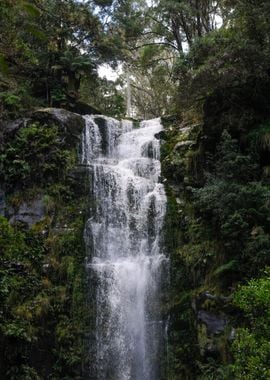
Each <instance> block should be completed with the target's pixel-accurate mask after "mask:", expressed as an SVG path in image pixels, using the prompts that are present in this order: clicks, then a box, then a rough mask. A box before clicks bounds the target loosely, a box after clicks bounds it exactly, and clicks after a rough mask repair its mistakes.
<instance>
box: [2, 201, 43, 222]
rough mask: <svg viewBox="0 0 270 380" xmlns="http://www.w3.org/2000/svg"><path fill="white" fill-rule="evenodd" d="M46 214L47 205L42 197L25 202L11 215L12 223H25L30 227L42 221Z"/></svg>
mask: <svg viewBox="0 0 270 380" xmlns="http://www.w3.org/2000/svg"><path fill="white" fill-rule="evenodd" d="M44 216H45V207H44V204H43V201H42V199H41V198H39V199H35V200H33V201H29V202H23V203H22V204H21V205H20V206H19V208H18V210H16V211H15V212H14V214H13V215H11V217H10V220H9V221H10V223H11V224H14V223H17V222H19V223H23V224H26V225H27V226H28V227H31V226H32V225H33V224H36V223H38V222H40V221H41V220H42V219H43V218H44Z"/></svg>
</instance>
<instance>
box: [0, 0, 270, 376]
mask: <svg viewBox="0 0 270 380" xmlns="http://www.w3.org/2000/svg"><path fill="white" fill-rule="evenodd" d="M269 16H270V5H269V3H268V2H267V1H264V0H256V1H255V0H240V1H238V0H237V1H236V0H219V1H210V0H207V1H193V0H172V1H163V0H159V1H156V2H153V4H152V6H148V5H147V4H146V2H145V1H131V0H126V1H117V0H115V1H84V2H78V1H75V0H74V1H73V0H69V1H46V2H45V1H43V0H35V1H32V2H30V1H19V0H18V1H16V2H13V1H9V0H4V1H2V4H1V9H0V19H1V26H0V32H1V34H2V35H3V38H2V39H1V41H0V71H1V75H0V88H1V92H0V107H1V111H2V118H3V119H8V118H11V117H12V118H14V117H18V116H27V117H28V116H29V114H27V113H28V111H29V109H33V108H36V107H40V106H48V105H49V106H51V105H56V106H61V107H65V108H69V109H76V110H78V109H79V108H78V107H77V106H76V107H75V104H77V103H78V100H79V99H80V100H84V101H86V102H88V103H90V104H92V105H94V106H96V107H98V108H99V109H101V110H102V111H104V112H107V113H108V114H110V115H122V114H124V113H125V107H124V96H123V92H121V91H119V87H118V86H119V84H121V82H123V81H124V79H125V77H127V76H128V77H129V80H130V87H131V92H132V102H133V104H134V109H135V111H136V112H137V114H138V115H139V116H145V117H152V116H153V117H154V116H159V115H161V114H169V113H170V114H172V115H174V116H171V117H167V118H164V120H163V122H164V125H165V133H163V135H162V138H164V140H165V142H164V144H163V147H162V168H163V178H164V180H165V181H166V186H167V194H168V212H167V220H166V226H165V232H166V244H167V247H168V251H169V253H170V255H171V289H170V293H169V297H168V298H169V300H168V303H167V305H165V306H164V307H166V308H167V313H168V316H169V321H170V323H169V330H168V338H169V339H168V340H169V344H168V361H167V363H168V369H167V376H168V379H170V380H174V379H175V380H176V379H177V380H178V379H190V380H193V379H195V378H198V379H205V380H206V379H208V380H210V379H214V378H215V379H250V380H253V379H254V380H255V379H268V378H269V377H270V374H269V371H270V369H269V358H270V345H269V341H270V336H269V322H270V321H269V306H270V305H269V286H270V279H269V265H270V262H269V251H270V239H269V233H270V224H269V223H270V219H269V195H270V191H269V183H270V178H269V176H270V142H269V141H270V139H269V135H270V93H269V88H270V62H269V50H270V26H269V22H268V21H269ZM117 61H121V62H122V63H123V71H124V79H123V78H120V79H119V81H118V83H116V84H115V85H114V84H112V83H111V82H109V83H106V81H101V80H100V79H98V78H97V74H96V73H97V67H98V65H99V64H101V63H105V62H110V63H113V64H116V62H117ZM108 88H109V91H108ZM86 113H87V112H86ZM29 117H30V121H29V120H28V119H27V120H23V121H21V124H20V127H19V128H17V129H16V127H15V128H14V129H13V128H10V129H8V127H7V126H8V123H7V124H4V123H3V124H2V128H1V131H0V132H1V134H0V138H1V141H3V144H2V147H1V151H0V175H1V180H2V183H3V184H4V185H3V186H4V190H5V191H6V205H8V206H6V212H5V216H6V217H7V218H8V219H9V220H11V221H12V222H13V225H12V226H10V225H9V224H8V222H7V220H6V219H5V218H1V220H0V229H1V234H0V251H1V281H2V282H1V284H2V285H1V290H0V297H1V304H2V305H3V308H2V311H1V314H0V323H1V337H0V339H1V359H0V362H1V366H0V376H1V377H3V378H11V379H19V378H21V379H32V378H37V379H38V378H48V377H49V376H51V377H52V378H54V379H64V378H66V379H68V378H72V379H74V378H81V377H82V376H83V368H82V366H81V363H84V364H83V365H84V366H85V367H87V363H85V357H84V355H85V353H84V352H83V344H82V339H83V336H84V334H85V329H86V328H87V327H86V326H87V321H88V322H89V319H88V318H90V316H89V310H85V303H84V302H82V297H83V296H85V290H84V286H85V277H84V272H83V269H82V268H83V255H84V248H83V240H82V228H83V223H84V217H85V208H84V206H85V200H86V199H85V194H84V193H83V194H82V193H81V192H80V191H81V189H80V188H78V187H77V186H76V180H74V173H75V172H76V171H75V172H74V171H73V169H74V167H75V163H76V157H77V156H76V150H75V145H76V144H75V145H74V144H72V143H70V141H73V140H72V139H71V140H70V139H69V138H68V136H72V130H73V128H75V129H76V124H77V123H76V122H75V123H73V124H72V128H70V129H69V131H68V134H67V135H66V136H64V135H63V129H61V126H60V124H57V122H55V120H53V121H52V120H51V118H50V117H49V116H48V115H47V116H46V117H45V118H42V119H40V117H31V115H30V116H29ZM25 124H26V126H25ZM7 132H8V133H7ZM2 135H3V136H4V140H3V139H2ZM76 141H77V140H76ZM75 178H76V176H75ZM83 178H84V179H83ZM84 180H85V177H84V176H83V175H82V176H81V177H80V181H84ZM0 190H2V189H0ZM33 200H35V201H36V200H41V201H42V204H43V206H44V209H45V212H44V215H43V216H42V218H41V220H40V221H39V222H37V223H33V225H31V226H30V227H29V226H25V224H20V223H18V222H17V219H16V218H17V217H16V215H18V213H20V209H21V207H25V206H24V204H27V202H30V203H31V202H32V201H33ZM7 210H8V211H7ZM73 214H77V215H78V218H73V217H71V215H73ZM14 222H15V223H14ZM26 227H27V228H26ZM90 319H91V318H90ZM88 326H89V323H88ZM4 347H5V348H4ZM44 352H45V354H44ZM41 356H42V360H43V363H41ZM31 357H32V359H31ZM44 358H45V359H44ZM5 376H6V377H5Z"/></svg>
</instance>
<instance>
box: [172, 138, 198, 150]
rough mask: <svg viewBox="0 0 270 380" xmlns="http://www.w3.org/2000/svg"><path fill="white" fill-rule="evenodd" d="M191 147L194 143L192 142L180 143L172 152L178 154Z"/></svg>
mask: <svg viewBox="0 0 270 380" xmlns="http://www.w3.org/2000/svg"><path fill="white" fill-rule="evenodd" d="M193 145H195V141H193V140H186V141H180V142H178V143H177V144H176V145H175V147H174V151H175V152H177V153H180V152H182V151H183V150H187V149H189V148H191V147H192V146H193Z"/></svg>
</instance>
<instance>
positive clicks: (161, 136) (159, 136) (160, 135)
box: [155, 131, 167, 140]
mask: <svg viewBox="0 0 270 380" xmlns="http://www.w3.org/2000/svg"><path fill="white" fill-rule="evenodd" d="M155 138H156V139H157V140H166V139H167V133H166V132H165V131H160V132H158V133H156V134H155Z"/></svg>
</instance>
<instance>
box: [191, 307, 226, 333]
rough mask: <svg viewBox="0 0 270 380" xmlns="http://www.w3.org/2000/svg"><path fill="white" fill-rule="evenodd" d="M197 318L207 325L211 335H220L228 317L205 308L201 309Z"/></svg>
mask: <svg viewBox="0 0 270 380" xmlns="http://www.w3.org/2000/svg"><path fill="white" fill-rule="evenodd" d="M197 318H198V321H200V322H202V323H204V324H205V325H206V328H207V333H208V334H209V335H218V334H220V333H222V332H223V331H224V329H225V327H226V324H227V321H226V319H224V318H222V317H220V316H218V315H215V314H213V313H209V312H208V311H205V310H199V313H198V317H197Z"/></svg>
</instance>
